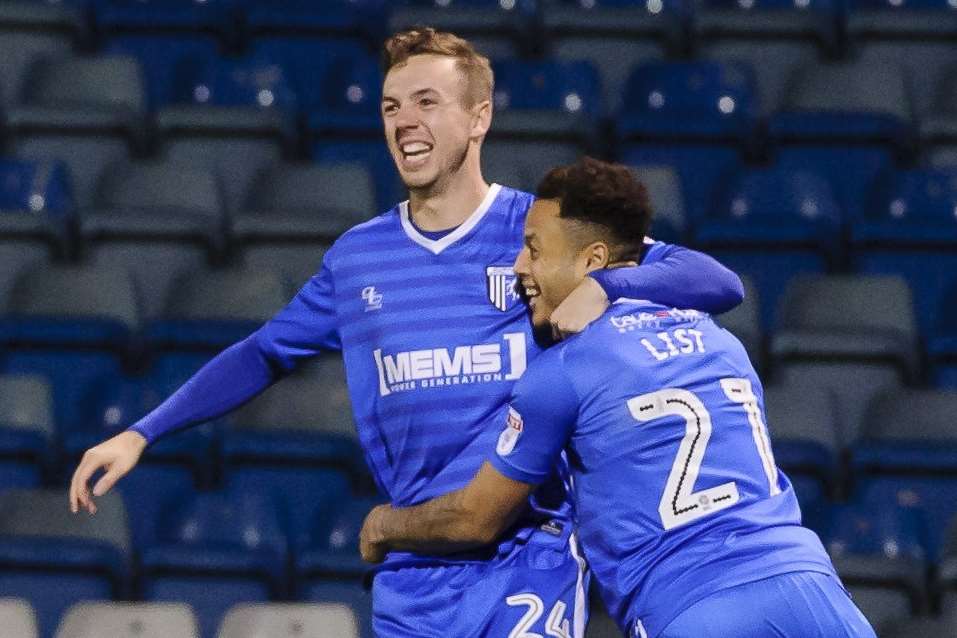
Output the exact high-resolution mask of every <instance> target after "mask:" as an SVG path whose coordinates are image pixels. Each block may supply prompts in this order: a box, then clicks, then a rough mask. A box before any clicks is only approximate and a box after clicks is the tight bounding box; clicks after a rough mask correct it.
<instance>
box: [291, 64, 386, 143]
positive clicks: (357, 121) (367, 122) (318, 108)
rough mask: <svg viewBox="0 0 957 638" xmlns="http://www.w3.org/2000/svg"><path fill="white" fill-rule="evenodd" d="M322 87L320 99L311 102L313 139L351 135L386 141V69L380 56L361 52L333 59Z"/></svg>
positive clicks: (321, 82) (379, 141)
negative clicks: (383, 79)
mask: <svg viewBox="0 0 957 638" xmlns="http://www.w3.org/2000/svg"><path fill="white" fill-rule="evenodd" d="M313 82H315V78H313ZM319 88H320V91H321V93H320V94H319V96H318V98H319V99H318V102H317V103H310V104H308V105H307V108H308V109H309V113H308V126H309V132H310V133H311V134H312V136H313V139H321V138H324V137H326V136H337V137H339V138H343V137H346V136H350V137H353V138H356V137H357V138H360V139H375V140H376V141H377V142H378V143H380V144H381V143H382V115H381V112H380V111H381V108H382V70H381V69H380V67H379V62H378V61H377V60H376V59H374V58H373V57H372V56H371V55H360V56H357V57H344V56H343V57H337V58H335V59H333V60H331V61H330V62H329V64H328V67H327V68H326V69H324V70H323V71H322V75H321V79H320V81H319Z"/></svg>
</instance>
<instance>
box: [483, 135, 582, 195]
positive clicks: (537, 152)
mask: <svg viewBox="0 0 957 638" xmlns="http://www.w3.org/2000/svg"><path fill="white" fill-rule="evenodd" d="M580 156H581V148H580V147H579V146H578V145H577V144H559V143H555V142H533V141H528V140H505V139H495V138H490V139H486V140H485V143H484V144H483V145H482V169H483V174H484V176H485V179H486V180H488V181H489V182H490V183H495V184H502V185H503V186H508V187H510V188H517V189H518V190H522V191H526V192H530V193H534V192H535V189H536V188H537V187H538V184H539V182H541V181H542V178H543V177H545V174H546V173H548V171H550V170H551V169H553V168H555V167H556V166H565V165H568V164H573V163H575V161H576V160H577V159H578V158H579V157H580Z"/></svg>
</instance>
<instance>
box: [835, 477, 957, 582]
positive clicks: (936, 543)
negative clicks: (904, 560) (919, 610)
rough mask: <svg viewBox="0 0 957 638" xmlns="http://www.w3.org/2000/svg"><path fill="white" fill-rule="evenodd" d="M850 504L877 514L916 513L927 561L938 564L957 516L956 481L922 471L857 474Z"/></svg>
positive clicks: (952, 478)
mask: <svg viewBox="0 0 957 638" xmlns="http://www.w3.org/2000/svg"><path fill="white" fill-rule="evenodd" d="M851 502H853V503H856V504H860V506H861V507H863V508H865V509H869V510H871V511H874V512H878V511H881V510H889V509H890V510H892V509H900V508H903V509H907V510H912V511H914V512H916V514H917V516H918V517H919V520H920V522H921V525H920V529H921V530H922V538H921V545H922V546H923V547H924V549H925V551H926V555H927V560H928V562H930V563H938V562H939V561H940V558H941V555H942V554H943V548H944V546H945V544H946V538H947V532H948V524H949V523H950V521H951V520H952V519H953V517H954V515H955V514H957V480H955V478H954V476H953V475H951V474H944V473H941V472H928V471H921V470H917V471H912V472H897V473H893V474H892V473H889V472H886V471H885V472H884V473H880V474H878V473H876V472H871V473H868V472H865V471H857V472H856V474H855V476H854V491H853V493H852V495H851Z"/></svg>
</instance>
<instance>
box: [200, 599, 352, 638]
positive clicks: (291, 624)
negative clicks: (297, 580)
mask: <svg viewBox="0 0 957 638" xmlns="http://www.w3.org/2000/svg"><path fill="white" fill-rule="evenodd" d="M303 635H306V636H336V638H360V634H359V625H358V621H357V620H356V617H355V614H353V612H352V610H351V609H350V608H349V607H348V606H346V605H342V604H337V603H311V604H309V603H285V604H281V603H273V604H268V603H267V604H262V603H261V604H258V605H237V606H235V607H233V608H232V609H230V610H229V612H227V613H226V617H225V618H224V619H223V624H222V625H221V626H220V627H219V633H218V634H217V638H298V637H299V636H303Z"/></svg>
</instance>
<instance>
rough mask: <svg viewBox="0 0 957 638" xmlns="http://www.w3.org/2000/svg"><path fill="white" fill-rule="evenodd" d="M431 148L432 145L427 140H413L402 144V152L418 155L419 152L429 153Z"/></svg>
mask: <svg viewBox="0 0 957 638" xmlns="http://www.w3.org/2000/svg"><path fill="white" fill-rule="evenodd" d="M431 150H432V147H431V146H429V145H428V144H426V143H425V142H412V143H410V144H403V145H402V152H403V153H405V154H406V155H418V154H419V153H427V152H429V151H431Z"/></svg>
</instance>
